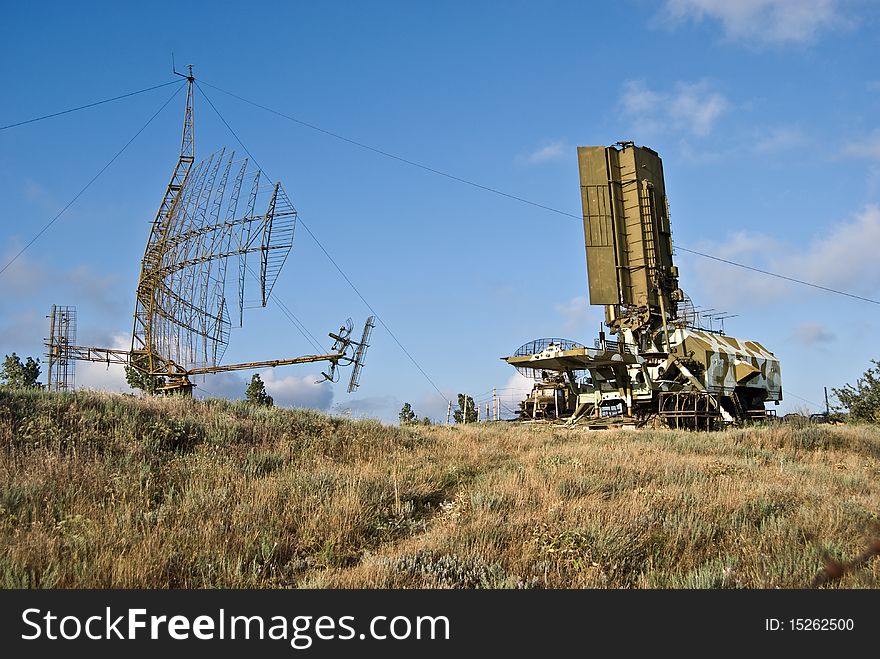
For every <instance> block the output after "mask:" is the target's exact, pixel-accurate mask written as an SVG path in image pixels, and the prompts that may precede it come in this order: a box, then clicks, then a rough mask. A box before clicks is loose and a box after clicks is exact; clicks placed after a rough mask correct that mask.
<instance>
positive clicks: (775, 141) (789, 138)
mask: <svg viewBox="0 0 880 659" xmlns="http://www.w3.org/2000/svg"><path fill="white" fill-rule="evenodd" d="M807 142H808V139H807V136H806V135H804V133H803V131H801V129H800V128H797V127H796V126H776V127H775V128H771V129H769V130H767V131H766V132H765V133H764V134H763V135H761V136H759V137H758V139H757V141H756V142H755V144H754V147H753V148H754V150H755V151H756V152H758V153H764V154H773V153H777V152H779V151H785V150H787V149H794V148H797V147H799V146H803V145H805V144H807Z"/></svg>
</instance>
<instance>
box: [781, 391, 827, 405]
mask: <svg viewBox="0 0 880 659" xmlns="http://www.w3.org/2000/svg"><path fill="white" fill-rule="evenodd" d="M785 393H787V394H788V395H789V396H794V397H795V398H797V399H799V400H802V401H804V402H805V403H809V404H810V405H814V406H816V407H819V408H821V407H822V406H821V405H819V403H816V402H814V401H812V400H807V399H806V398H804V397H803V396H798V395H797V394H796V393H794V392H792V391H786V392H785Z"/></svg>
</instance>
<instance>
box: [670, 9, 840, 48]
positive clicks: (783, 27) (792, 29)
mask: <svg viewBox="0 0 880 659" xmlns="http://www.w3.org/2000/svg"><path fill="white" fill-rule="evenodd" d="M661 17H662V18H663V19H664V20H665V21H666V22H667V23H668V24H671V25H678V24H681V23H684V22H689V21H693V22H695V23H700V22H702V21H703V20H704V19H709V20H714V21H718V22H720V23H721V28H722V30H723V32H724V37H725V38H726V39H727V40H729V41H742V42H746V43H752V44H758V45H769V44H775V45H785V44H804V43H809V42H812V41H814V40H815V39H816V37H817V36H818V35H819V33H820V32H823V31H827V30H830V29H835V28H845V27H848V26H849V25H850V24H851V21H849V20H848V19H846V18H844V17H843V15H842V14H841V12H840V3H839V2H838V1H837V0H666V4H665V5H664V7H663V10H662V12H661Z"/></svg>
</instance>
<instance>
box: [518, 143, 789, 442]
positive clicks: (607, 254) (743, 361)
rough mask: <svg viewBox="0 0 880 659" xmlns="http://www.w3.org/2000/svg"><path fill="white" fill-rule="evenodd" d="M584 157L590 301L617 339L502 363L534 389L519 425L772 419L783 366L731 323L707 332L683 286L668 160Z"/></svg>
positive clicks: (551, 342) (547, 344)
mask: <svg viewBox="0 0 880 659" xmlns="http://www.w3.org/2000/svg"><path fill="white" fill-rule="evenodd" d="M577 153H578V169H579V171H580V187H581V202H582V207H583V225H584V241H585V246H586V256H587V275H588V287H589V297H590V304H593V305H601V306H604V307H605V326H606V327H607V328H608V330H609V333H610V334H611V336H612V337H614V338H609V337H607V336H606V333H605V331H604V330H600V332H599V336H598V338H597V339H595V340H594V342H593V346H592V347H587V346H584V345H581V344H579V343H576V342H574V341H570V340H564V339H536V340H534V341H530V342H529V343H526V344H525V345H523V346H522V347H521V348H520V349H519V350H517V351H516V353H515V354H514V355H512V356H510V357H503V358H502V359H504V360H505V361H506V362H507V363H509V364H511V365H512V366H514V367H516V368H517V369H518V370H520V371H521V372H522V373H523V374H524V375H527V376H531V377H533V378H534V379H535V380H536V382H535V385H534V388H533V390H532V393H531V394H530V396H529V397H528V398H526V399H525V400H524V401H523V402H522V403H521V404H520V417H521V418H523V419H538V418H541V419H553V418H557V419H567V420H568V422H569V423H581V424H585V425H587V426H590V427H597V428H598V427H607V426H611V425H615V426H620V425H631V426H637V427H638V426H644V425H665V426H669V427H674V428H691V429H715V428H720V427H723V426H724V425H728V424H743V423H747V422H750V421H755V420H761V419H766V418H767V417H768V416H770V415H772V413H773V412H772V410H767V409H766V408H765V405H766V404H767V403H775V404H777V405H778V404H779V402H780V401H781V400H782V378H781V371H780V365H779V360H778V359H777V358H776V357H775V355H774V354H773V353H772V352H770V351H769V350H768V349H767V348H765V347H764V346H763V345H762V344H761V343H759V342H757V341H753V340H743V339H736V338H733V337H730V336H727V335H726V334H725V333H724V329H723V323H722V324H721V327H715V326H713V325H712V324H711V323H710V326H709V327H705V326H703V325H704V323H703V317H702V316H701V314H700V313H699V312H697V311H696V310H695V309H694V307H693V305H692V304H691V303H690V300H689V298H688V297H687V296H686V295H685V294H684V292H683V291H682V290H681V289H680V288H679V286H678V268H676V266H675V264H674V262H673V245H672V230H671V227H670V222H669V205H668V203H667V198H666V187H665V183H664V177H663V163H662V161H661V159H660V156H659V155H658V154H657V152H655V151H653V150H652V149H650V148H648V147H645V146H636V145H635V144H634V143H633V142H617V143H616V144H614V145H612V146H609V147H602V146H581V147H578V149H577ZM710 318H711V317H710ZM560 389H563V393H562V395H560ZM550 398H552V399H550ZM560 402H561V404H560ZM551 403H552V404H551Z"/></svg>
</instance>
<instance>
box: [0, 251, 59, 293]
mask: <svg viewBox="0 0 880 659" xmlns="http://www.w3.org/2000/svg"><path fill="white" fill-rule="evenodd" d="M20 251H21V246H20V245H19V244H18V243H17V242H16V241H11V243H10V246H9V248H8V249H7V250H6V251H5V252H4V253H3V255H2V256H0V267H3V266H7V264H9V265H8V267H6V270H5V271H4V272H3V274H2V275H0V299H4V298H5V299H13V298H21V297H30V296H32V295H33V294H34V293H35V292H37V291H39V290H41V289H42V288H43V286H45V285H46V284H47V283H48V280H49V272H48V269H47V268H46V267H45V266H44V265H43V264H42V263H39V262H37V261H33V260H31V259H30V258H29V257H28V255H27V254H26V253H23V254H21V255H20V256H18V258H16V255H18V253H19V252H20ZM13 259H15V261H13Z"/></svg>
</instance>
